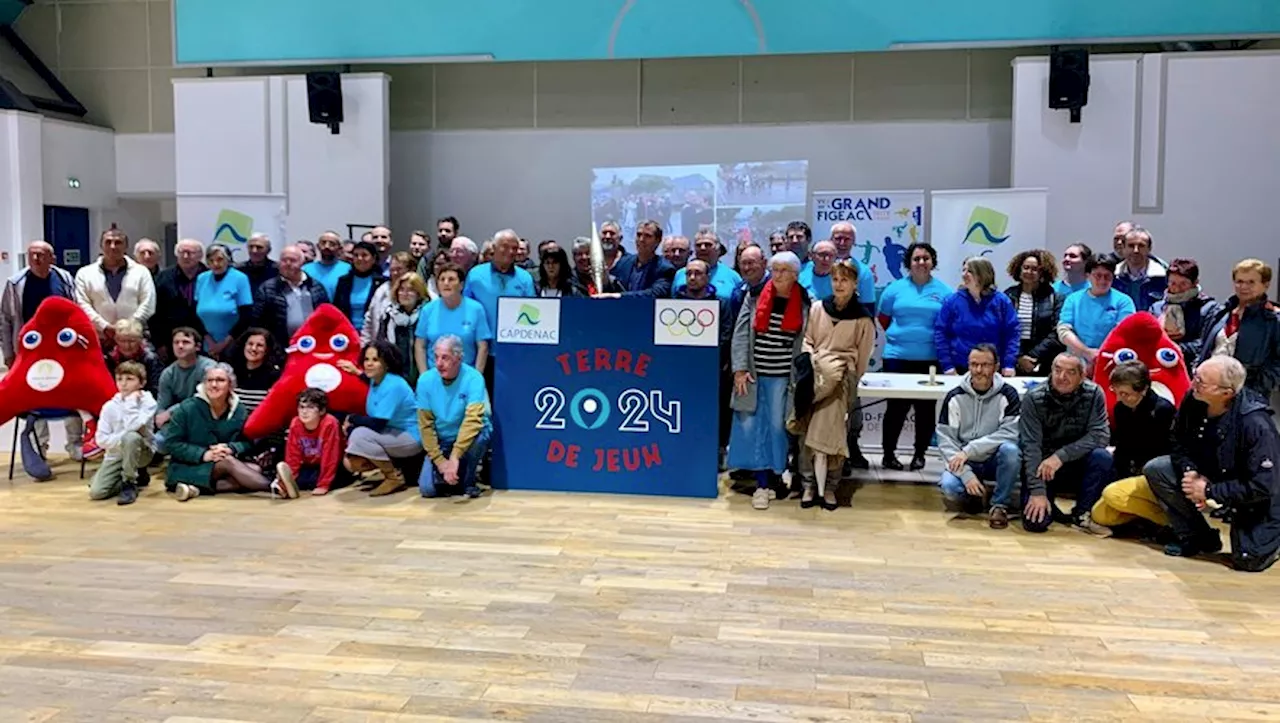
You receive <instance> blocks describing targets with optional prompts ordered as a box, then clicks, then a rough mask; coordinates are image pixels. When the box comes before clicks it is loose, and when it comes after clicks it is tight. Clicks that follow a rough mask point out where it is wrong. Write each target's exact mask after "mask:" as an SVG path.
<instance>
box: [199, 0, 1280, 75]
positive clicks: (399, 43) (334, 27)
mask: <svg viewBox="0 0 1280 723" xmlns="http://www.w3.org/2000/svg"><path fill="white" fill-rule="evenodd" d="M174 7H175V16H176V31H177V32H176V48H177V50H176V52H177V56H178V58H177V59H178V62H180V63H186V64H202V65H203V64H208V65H217V64H219V63H271V62H304V61H308V60H333V59H339V60H350V61H353V62H358V61H364V60H369V61H371V60H377V59H385V58H415V57H439V56H460V55H492V56H493V57H494V59H496V60H511V61H515V60H523V61H528V60H591V59H604V58H664V57H688V56H700V55H754V54H758V53H780V54H782V53H825V52H854V51H875V50H884V49H886V48H888V47H890V46H891V45H894V44H902V43H907V44H909V43H958V44H978V43H990V42H998V43H1006V44H1012V45H1017V44H1044V43H1045V42H1047V41H1052V40H1064V39H1066V40H1070V39H1077V38H1105V39H1117V40H1119V39H1123V38H1135V37H1175V38H1192V37H1196V36H1230V37H1239V38H1244V37H1256V36H1259V35H1267V34H1280V0H883V1H882V2H873V1H872V0H467V1H466V2H459V1H458V0H174Z"/></svg>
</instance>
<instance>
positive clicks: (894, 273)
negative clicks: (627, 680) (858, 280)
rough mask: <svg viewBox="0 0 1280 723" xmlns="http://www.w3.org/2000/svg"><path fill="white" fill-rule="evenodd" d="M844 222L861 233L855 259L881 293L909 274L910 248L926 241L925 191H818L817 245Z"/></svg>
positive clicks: (815, 202)
mask: <svg viewBox="0 0 1280 723" xmlns="http://www.w3.org/2000/svg"><path fill="white" fill-rule="evenodd" d="M841 221H847V222H849V223H851V224H853V226H854V228H856V229H857V230H858V233H857V238H856V239H855V240H854V242H853V258H855V259H857V260H858V261H860V262H862V264H863V265H864V266H867V267H868V268H870V269H871V273H872V274H874V275H875V279H876V290H877V292H878V291H879V290H880V289H883V288H884V287H886V286H888V285H889V284H890V283H891V282H892V281H894V280H895V279H900V278H902V277H903V275H905V274H906V273H907V269H906V266H905V265H904V264H903V260H904V259H906V257H907V247H909V246H910V245H911V244H913V243H915V242H916V241H923V240H924V238H925V235H924V191H815V192H814V193H813V239H814V241H819V240H821V239H825V238H829V237H830V236H831V226H832V225H833V224H836V223H840V222H841Z"/></svg>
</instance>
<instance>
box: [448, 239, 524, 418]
mask: <svg viewBox="0 0 1280 723" xmlns="http://www.w3.org/2000/svg"><path fill="white" fill-rule="evenodd" d="M519 244H520V235H519V234H517V233H516V232H515V231H513V230H511V229H509V228H508V229H503V230H501V231H499V232H498V233H496V234H494V235H493V259H492V260H491V261H488V262H486V263H483V264H480V265H479V266H477V267H475V268H473V269H471V272H470V273H468V274H467V283H466V286H465V287H464V288H463V292H462V293H463V294H464V295H466V296H467V297H468V298H471V299H475V300H476V301H478V302H480V305H481V306H483V307H484V316H485V321H487V322H488V323H489V328H490V329H493V330H495V331H496V330H497V328H498V298H499V297H503V296H530V297H531V296H537V295H538V292H537V291H536V290H534V287H533V276H531V275H530V274H529V272H528V271H525V270H524V269H522V268H520V267H519V266H516V247H517V246H518V245H519ZM437 283H439V282H437ZM495 351H496V350H495V349H490V350H489V363H488V364H486V365H485V367H484V378H485V382H486V384H487V385H488V387H489V393H490V394H492V393H493V378H494V376H493V375H494V365H495V364H496V363H497V355H496V354H495V353H494V352H495Z"/></svg>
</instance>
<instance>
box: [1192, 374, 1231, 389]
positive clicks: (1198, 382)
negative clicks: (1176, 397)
mask: <svg viewBox="0 0 1280 723" xmlns="http://www.w3.org/2000/svg"><path fill="white" fill-rule="evenodd" d="M1191 386H1193V387H1200V388H1201V389H1226V388H1227V387H1224V386H1222V385H1221V384H1210V383H1209V382H1206V381H1205V380H1204V377H1202V376H1200V375H1199V374H1196V375H1195V376H1193V377H1191Z"/></svg>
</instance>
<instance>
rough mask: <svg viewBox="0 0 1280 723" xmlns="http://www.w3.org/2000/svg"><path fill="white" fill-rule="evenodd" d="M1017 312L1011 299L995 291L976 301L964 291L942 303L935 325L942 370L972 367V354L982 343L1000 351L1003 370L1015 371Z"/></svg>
mask: <svg viewBox="0 0 1280 723" xmlns="http://www.w3.org/2000/svg"><path fill="white" fill-rule="evenodd" d="M1019 336H1020V334H1019V327H1018V311H1017V309H1014V308H1013V302H1011V301H1009V297H1008V296H1005V295H1004V294H1002V293H1000V292H998V291H996V290H994V289H992V290H991V291H989V292H988V293H985V294H983V295H982V301H974V300H973V295H972V294H970V293H969V292H968V291H966V290H965V289H961V290H959V291H957V292H955V293H954V294H952V295H951V296H948V297H947V298H946V299H945V300H944V301H943V302H942V309H941V310H940V311H939V312H938V318H937V319H936V320H935V321H934V323H933V341H934V344H935V345H936V346H937V347H938V366H939V367H941V370H942V371H946V370H948V369H956V368H957V367H958V366H959V367H966V368H967V367H968V366H969V352H970V351H972V350H973V348H974V347H975V346H977V345H979V344H981V343H983V342H986V343H988V344H995V345H996V348H997V349H999V350H1000V368H1001V369H1013V368H1015V364H1016V363H1017V360H1018V338H1019Z"/></svg>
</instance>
